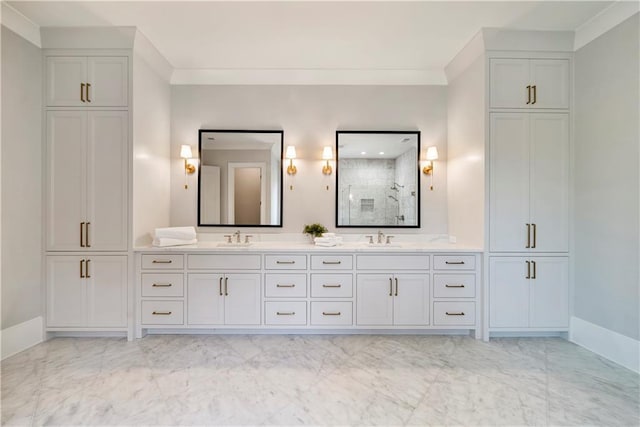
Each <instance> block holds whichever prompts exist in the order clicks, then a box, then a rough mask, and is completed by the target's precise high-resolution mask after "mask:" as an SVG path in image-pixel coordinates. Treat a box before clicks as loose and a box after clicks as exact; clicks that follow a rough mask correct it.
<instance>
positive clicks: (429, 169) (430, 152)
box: [422, 146, 438, 190]
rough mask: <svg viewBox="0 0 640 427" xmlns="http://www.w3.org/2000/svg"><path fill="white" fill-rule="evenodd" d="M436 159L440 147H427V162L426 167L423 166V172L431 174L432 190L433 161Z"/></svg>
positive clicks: (430, 187)
mask: <svg viewBox="0 0 640 427" xmlns="http://www.w3.org/2000/svg"><path fill="white" fill-rule="evenodd" d="M435 160H438V148H437V147H435V146H434V147H429V148H427V163H426V164H425V166H424V168H422V172H423V173H424V174H425V175H430V176H431V185H430V186H429V189H430V190H433V162H434V161H435Z"/></svg>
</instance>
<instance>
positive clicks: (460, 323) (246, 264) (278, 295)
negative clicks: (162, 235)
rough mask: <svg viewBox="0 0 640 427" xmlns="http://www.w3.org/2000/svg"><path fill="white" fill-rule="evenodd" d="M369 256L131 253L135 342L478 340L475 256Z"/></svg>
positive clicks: (253, 252) (196, 251)
mask: <svg viewBox="0 0 640 427" xmlns="http://www.w3.org/2000/svg"><path fill="white" fill-rule="evenodd" d="M176 249H177V248H176ZM375 249H376V250H375V251H371V252H367V251H362V250H355V251H351V252H350V251H348V250H342V251H340V252H338V251H335V250H333V249H329V250H318V249H316V250H309V251H301V250H297V251H290V252H283V253H278V252H274V251H272V250H264V251H261V250H258V249H253V248H251V249H246V248H242V249H240V250H233V249H232V250H229V251H224V250H220V249H219V250H205V249H199V248H185V249H183V250H181V251H180V250H171V251H167V250H149V251H144V252H141V253H139V254H138V256H137V258H136V259H137V269H136V271H137V275H138V286H137V294H138V297H137V301H138V303H137V307H138V308H137V310H138V312H139V313H138V316H137V321H138V324H137V329H136V332H137V336H138V337H141V336H142V335H143V332H144V331H145V330H146V331H147V332H148V331H150V330H156V332H162V331H169V332H173V331H175V330H186V331H188V330H190V329H209V330H217V329H234V328H235V329H240V328H241V329H249V330H255V331H259V330H264V329H266V330H281V331H288V330H301V331H304V330H328V331H330V330H353V331H356V330H361V331H373V330H416V331H417V330H426V329H441V330H446V329H451V330H468V331H474V333H476V334H477V335H476V336H478V337H479V331H480V325H479V322H478V320H477V319H478V318H479V316H476V313H478V308H477V304H478V296H479V295H480V290H479V288H480V286H481V279H480V276H479V268H480V266H481V265H482V263H481V255H480V254H479V253H454V254H452V253H442V252H440V253H426V252H424V251H410V250H407V251H403V252H399V251H397V250H396V251H389V252H385V251H381V250H380V249H383V248H382V247H380V248H375ZM432 284H433V290H432Z"/></svg>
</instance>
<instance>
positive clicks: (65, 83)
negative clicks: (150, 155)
mask: <svg viewBox="0 0 640 427" xmlns="http://www.w3.org/2000/svg"><path fill="white" fill-rule="evenodd" d="M54 42H55V40H54ZM58 43H59V42H58ZM56 47H57V46H56ZM72 47H73V46H72ZM43 55H44V58H43V63H44V67H45V70H44V78H45V82H44V103H43V104H44V120H45V123H46V126H44V136H43V139H44V144H45V150H46V165H45V168H46V174H45V188H46V215H45V221H46V224H45V230H46V236H45V241H46V246H45V250H46V253H45V272H46V273H45V274H46V278H45V282H46V331H47V332H56V333H64V332H74V333H77V332H98V331H99V332H101V333H104V332H119V333H125V332H129V331H130V330H131V325H130V324H129V321H130V318H132V316H129V311H130V309H129V302H130V301H129V300H130V298H129V277H130V268H131V265H130V264H131V261H130V249H131V248H130V246H131V244H130V241H131V239H130V225H129V224H130V222H131V221H130V210H131V207H130V193H131V161H130V159H131V142H130V141H131V137H130V135H131V115H130V104H131V61H132V55H131V50H130V49H96V50H93V49H91V50H89V49H60V48H48V49H43Z"/></svg>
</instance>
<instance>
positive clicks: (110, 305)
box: [86, 255, 128, 327]
mask: <svg viewBox="0 0 640 427" xmlns="http://www.w3.org/2000/svg"><path fill="white" fill-rule="evenodd" d="M87 260H88V264H87V266H86V273H87V275H88V276H91V277H90V279H88V285H89V286H88V287H87V304H88V321H87V325H88V326H89V327H126V326H127V274H128V273H127V256H126V255H121V256H91V257H89V258H87Z"/></svg>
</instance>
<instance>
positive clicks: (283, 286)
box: [276, 283, 296, 288]
mask: <svg viewBox="0 0 640 427" xmlns="http://www.w3.org/2000/svg"><path fill="white" fill-rule="evenodd" d="M295 287H296V285H294V284H291V285H281V284H280V283H278V284H277V285H276V288H295Z"/></svg>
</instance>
